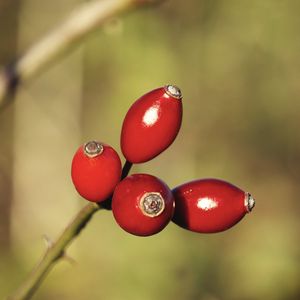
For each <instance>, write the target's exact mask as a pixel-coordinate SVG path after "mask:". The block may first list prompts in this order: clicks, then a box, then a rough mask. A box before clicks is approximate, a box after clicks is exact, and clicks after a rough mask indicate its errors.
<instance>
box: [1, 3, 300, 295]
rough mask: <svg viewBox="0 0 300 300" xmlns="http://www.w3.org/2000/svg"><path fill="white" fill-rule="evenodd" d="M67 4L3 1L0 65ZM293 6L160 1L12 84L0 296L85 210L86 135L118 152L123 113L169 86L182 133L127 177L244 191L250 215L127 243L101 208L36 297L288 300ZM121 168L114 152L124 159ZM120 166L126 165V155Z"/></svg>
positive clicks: (298, 147)
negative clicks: (78, 180)
mask: <svg viewBox="0 0 300 300" xmlns="http://www.w3.org/2000/svg"><path fill="white" fill-rule="evenodd" d="M80 2H81V1H78V0H65V1H59V0H52V1H39V0H1V1H0V63H1V65H5V64H7V63H9V62H11V61H13V60H14V59H15V58H17V57H18V56H20V55H21V54H22V53H24V51H25V50H27V49H28V48H29V46H30V45H32V44H33V43H34V42H35V41H37V40H38V39H39V38H40V37H42V36H43V35H44V34H46V33H47V32H48V31H49V30H50V29H52V28H53V27H55V26H56V25H57V24H58V23H59V22H61V21H62V20H64V18H65V17H66V16H68V14H69V12H70V11H72V10H73V8H74V7H76V5H77V4H79V3H80ZM299 11H300V2H298V1H272V0H264V1H259V0H253V1H237V0H228V1H225V0H222V1H221V0H215V1H209V0H200V1H179V0H174V1H166V2H165V3H164V4H163V5H160V6H156V7H152V8H147V9H142V10H136V11H134V12H131V13H130V14H127V15H126V16H123V17H121V18H117V19H113V20H111V21H110V22H108V23H107V24H106V25H105V26H103V27H101V28H100V29H99V30H97V31H96V32H94V33H93V34H91V35H90V36H89V37H88V38H86V39H85V41H84V42H83V43H81V44H80V45H79V47H77V48H76V49H75V50H74V51H72V52H71V53H69V54H68V55H66V56H64V58H62V59H61V60H59V61H57V62H56V63H53V65H52V66H51V67H49V68H48V69H47V70H45V72H43V73H42V74H40V75H39V76H38V77H36V78H34V79H33V80H31V81H30V82H27V83H26V84H25V85H23V86H21V87H20V88H19V89H18V91H17V93H16V95H15V96H14V98H15V99H14V101H13V103H11V104H10V105H8V106H6V107H5V108H4V109H2V110H1V112H0V137H1V139H0V193H1V194H0V297H1V298H2V297H4V296H5V295H8V294H9V293H10V292H11V291H12V290H14V289H15V288H16V287H17V286H18V285H19V284H20V282H21V281H22V280H23V279H24V277H25V276H26V275H27V274H28V272H29V271H30V270H31V269H32V267H33V266H34V265H35V263H36V262H37V261H38V259H39V258H40V257H41V254H42V253H43V252H44V251H45V249H46V246H45V243H44V241H43V239H42V236H43V234H46V235H48V236H49V237H51V238H53V239H54V238H55V237H57V236H58V235H59V233H60V232H61V231H62V229H63V228H64V227H65V226H66V225H67V223H68V222H69V221H70V219H71V218H72V217H73V216H74V215H75V214H76V212H77V211H78V210H79V209H80V207H82V206H83V205H84V204H85V202H84V200H83V199H81V198H80V197H79V196H78V195H77V193H76V192H75V189H74V188H73V185H72V182H71V179H70V164H71V160H72V156H73V154H74V152H75V151H76V149H77V148H78V146H79V145H80V144H81V143H83V142H85V141H87V140H91V139H97V140H101V141H104V142H106V143H108V144H110V145H112V146H113V147H115V149H117V150H118V152H119V153H120V155H121V152H120V146H119V135H120V128H121V125H122V121H123V117H124V116H125V114H126V112H127V109H128V108H129V106H130V105H131V104H132V102H133V101H135V100H136V99H137V98H138V97H140V96H141V95H143V94H144V93H146V92H147V91H149V90H152V89H154V88H156V87H159V86H162V85H165V84H169V83H170V84H176V85H178V86H179V87H180V88H181V89H182V92H183V96H184V99H183V101H184V102H183V104H184V118H183V126H182V129H181V132H180V134H179V136H178V138H177V140H176V141H175V142H174V143H173V145H172V146H171V147H170V148H169V149H168V150H166V151H165V152H164V153H163V154H161V155H160V156H159V157H157V158H156V159H154V160H153V161H150V162H148V163H145V164H142V165H136V166H134V168H133V170H132V172H135V173H136V172H145V173H150V174H153V175H156V176H158V177H160V178H162V179H163V180H164V181H165V182H166V183H167V184H168V185H169V186H170V187H172V188H173V187H175V186H176V185H179V184H181V183H183V182H186V181H189V180H192V179H196V178H205V177H216V178H221V179H224V180H227V181H229V182H231V183H233V184H235V185H237V186H238V187H240V188H242V189H244V190H246V191H249V192H251V193H252V194H253V195H254V197H255V198H256V203H257V205H256V207H255V209H254V210H253V212H252V213H251V214H250V215H247V216H246V217H245V218H244V219H243V220H242V221H241V222H240V223H239V224H237V225H236V226H235V227H233V228H232V229H230V230H228V231H226V232H223V233H219V234H211V235H200V234H196V233H192V232H188V231H185V230H183V229H181V228H179V227H177V226H176V225H174V224H170V225H169V226H168V227H167V228H166V229H165V230H163V231H162V232H161V233H160V234H158V235H156V236H153V237H148V238H139V237H134V236H131V235H129V234H127V233H125V232H124V231H122V230H121V229H120V228H119V227H118V226H117V225H116V223H115V221H114V219H113V217H112V215H111V213H110V212H107V211H100V212H98V213H97V214H96V215H95V216H94V217H93V219H92V221H91V222H90V224H89V225H88V227H87V228H86V229H85V230H84V231H83V232H82V234H81V235H80V236H79V238H78V239H76V240H75V242H74V243H73V244H72V246H71V247H70V248H69V251H68V253H69V255H70V256H71V257H73V258H74V259H75V260H76V262H77V263H75V264H74V265H71V264H69V263H68V262H66V261H62V262H60V263H59V264H58V265H57V266H55V268H54V269H53V270H52V271H51V273H50V274H49V276H48V277H47V278H46V280H45V282H44V283H43V284H42V285H41V287H40V289H39V290H38V292H37V293H36V295H35V296H34V299H44V300H45V299H46V300H47V299H65V300H67V299H104V300H106V299H108V300H119V299H122V300H126V299H130V300H140V299H143V300H151V299H157V300H160V299H161V300H168V299H170V300H171V299H201V300H223V299H225V300H226V299H232V300H235V299H239V300H240V299H243V300H252V299H253V300H256V299H269V300H273V299H274V300H279V299H287V300H296V299H300V263H299V259H300V251H299V250H300V249H299V248H300V241H299V239H300V238H299V237H300V234H299V228H300V226H299V209H300V207H299V206H300V204H299V193H300V185H299V180H300V140H299V131H298V130H299V125H300V124H299V122H300V121H299V120H300V97H299V96H300V84H299V80H300V60H299V53H300V35H299V28H300V19H299ZM122 159H123V158H122ZM123 161H124V159H123Z"/></svg>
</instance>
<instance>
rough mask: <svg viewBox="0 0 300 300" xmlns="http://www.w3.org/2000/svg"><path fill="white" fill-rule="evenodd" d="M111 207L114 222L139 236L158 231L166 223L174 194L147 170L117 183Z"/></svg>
mask: <svg viewBox="0 0 300 300" xmlns="http://www.w3.org/2000/svg"><path fill="white" fill-rule="evenodd" d="M112 211H113V215H114V217H115V219H116V221H117V223H118V224H119V225H120V226H121V227H122V228H123V229H124V230H125V231H127V232H129V233H131V234H134V235H138V236H149V235H152V234H155V233H158V232H159V231H161V230H162V229H163V228H165V227H166V226H167V224H168V223H169V222H170V220H171V218H172V216H173V212H174V198H173V195H172V192H171V191H170V189H169V188H168V186H167V185H166V184H165V183H164V182H163V181H161V180H160V179H158V178H156V177H154V176H151V175H147V174H134V175H131V176H129V177H126V178H125V179H123V180H122V181H121V182H120V183H119V184H118V185H117V187H116V189H115V191H114V195H113V200H112Z"/></svg>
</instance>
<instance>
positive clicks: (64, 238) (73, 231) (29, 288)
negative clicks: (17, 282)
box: [7, 203, 101, 300]
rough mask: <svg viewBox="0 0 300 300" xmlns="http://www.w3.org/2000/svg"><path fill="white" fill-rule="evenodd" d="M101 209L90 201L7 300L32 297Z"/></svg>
mask: <svg viewBox="0 0 300 300" xmlns="http://www.w3.org/2000/svg"><path fill="white" fill-rule="evenodd" d="M99 209H101V207H100V206H99V205H98V204H97V203H89V204H87V205H86V206H84V207H83V208H82V209H81V210H80V211H79V213H78V214H77V215H76V217H75V218H74V219H73V221H72V222H71V223H70V224H69V225H68V226H67V227H66V229H65V230H64V231H63V232H62V234H61V235H60V236H59V238H58V239H57V240H56V241H55V242H54V243H53V244H51V245H49V247H48V249H47V251H46V253H45V255H44V256H43V257H42V259H41V261H40V263H39V264H38V265H37V266H36V267H35V268H34V269H33V271H32V272H31V274H30V275H29V276H28V277H27V279H26V280H25V281H24V282H23V284H22V285H21V286H20V287H19V289H17V290H16V291H15V292H14V293H13V294H12V295H10V296H9V297H8V298H7V300H25V299H30V298H31V296H32V295H33V294H34V292H35V291H36V289H37V288H38V287H39V285H40V284H41V282H42V281H43V279H44V278H45V276H46V275H47V273H48V272H49V271H50V270H51V269H52V267H53V266H54V264H55V263H56V262H57V261H59V259H60V258H62V257H63V256H64V254H65V249H66V247H67V246H68V245H69V244H70V243H71V242H72V241H73V239H75V237H76V236H78V234H79V233H80V232H81V230H82V229H83V228H84V227H85V225H86V224H87V223H88V222H89V220H90V219H91V217H92V216H93V214H94V213H95V212H96V211H98V210H99Z"/></svg>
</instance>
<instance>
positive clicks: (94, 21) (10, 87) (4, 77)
mask: <svg viewBox="0 0 300 300" xmlns="http://www.w3.org/2000/svg"><path fill="white" fill-rule="evenodd" d="M158 2H161V0H103V1H91V2H87V3H84V4H82V5H80V6H79V7H78V8H77V9H76V10H75V11H74V12H73V13H72V14H71V15H70V16H69V17H68V18H67V19H66V20H65V21H64V22H63V23H62V24H61V25H60V26H58V27H57V28H56V29H54V30H53V31H52V32H50V33H49V34H48V35H46V36H45V37H44V38H42V39H41V40H40V41H38V42H37V43H36V44H34V45H33V46H32V47H31V48H29V49H28V50H27V52H26V53H24V54H23V56H21V57H20V59H18V60H17V61H15V62H14V63H13V64H10V65H7V66H5V67H4V68H2V71H1V72H0V106H2V105H3V103H4V100H5V98H6V96H7V95H8V94H9V93H10V92H12V91H14V89H15V88H16V87H17V86H18V85H19V84H20V83H22V82H25V81H27V80H29V79H30V78H32V77H34V76H36V75H37V74H38V73H39V72H41V71H42V70H43V69H45V68H46V67H47V66H49V65H50V64H51V63H53V62H54V61H56V60H57V59H58V58H59V57H60V56H62V54H64V53H66V52H67V51H68V50H70V49H71V48H72V47H74V46H75V45H76V44H78V42H80V41H81V40H82V39H83V38H84V37H86V36H87V34H89V33H90V32H91V31H93V30H95V29H96V28H98V27H99V26H100V25H102V24H103V23H105V22H106V21H107V20H109V19H111V18H112V17H114V16H118V15H120V14H121V13H124V12H125V11H127V10H129V9H133V8H135V7H137V6H140V5H145V4H153V3H158Z"/></svg>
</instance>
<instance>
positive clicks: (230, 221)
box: [173, 179, 255, 233]
mask: <svg viewBox="0 0 300 300" xmlns="http://www.w3.org/2000/svg"><path fill="white" fill-rule="evenodd" d="M173 195H174V198H175V203H176V205H175V213H174V217H173V221H174V222H175V223H176V224H177V225H179V226H181V227H183V228H185V229H188V230H191V231H196V232H203V233H212V232H219V231H223V230H226V229H228V228H230V227H232V226H233V225H235V224H236V223H237V222H239V221H240V220H241V219H242V218H243V217H244V216H245V214H246V213H249V212H250V211H251V210H252V208H253V207H254V205H255V201H254V199H253V198H252V196H251V195H250V194H249V193H245V192H244V191H242V190H241V189H239V188H238V187H236V186H234V185H232V184H230V183H228V182H225V181H223V180H218V179H201V180H195V181H191V182H188V183H185V184H183V185H180V186H178V187H176V188H175V189H174V190H173Z"/></svg>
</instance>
